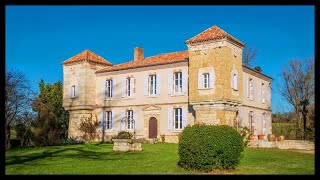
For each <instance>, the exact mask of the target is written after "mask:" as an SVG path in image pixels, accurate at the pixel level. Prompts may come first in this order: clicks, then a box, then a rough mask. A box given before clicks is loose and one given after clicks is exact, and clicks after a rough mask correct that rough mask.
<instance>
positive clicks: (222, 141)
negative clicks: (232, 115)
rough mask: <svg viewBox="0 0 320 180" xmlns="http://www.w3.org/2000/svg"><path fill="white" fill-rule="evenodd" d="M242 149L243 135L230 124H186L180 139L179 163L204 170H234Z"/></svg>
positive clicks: (185, 166)
mask: <svg viewBox="0 0 320 180" xmlns="http://www.w3.org/2000/svg"><path fill="white" fill-rule="evenodd" d="M243 148H244V146H243V139H242V137H241V135H240V134H239V133H238V132H237V131H236V130H235V129H233V128H232V127H230V126H227V125H221V126H213V125H194V126H187V127H186V128H185V129H184V130H183V131H182V134H181V137H180V140H179V152H178V153H179V162H178V165H180V166H181V167H183V168H185V169H195V170H203V171H211V170H213V169H220V170H222V169H235V168H236V166H237V164H238V163H239V161H240V158H241V153H242V151H243Z"/></svg>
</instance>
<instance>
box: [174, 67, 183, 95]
mask: <svg viewBox="0 0 320 180" xmlns="http://www.w3.org/2000/svg"><path fill="white" fill-rule="evenodd" d="M173 81H174V86H173V89H174V90H173V92H174V93H182V72H181V71H180V72H175V73H173Z"/></svg>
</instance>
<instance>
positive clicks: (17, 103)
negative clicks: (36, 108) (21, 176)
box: [5, 69, 33, 148]
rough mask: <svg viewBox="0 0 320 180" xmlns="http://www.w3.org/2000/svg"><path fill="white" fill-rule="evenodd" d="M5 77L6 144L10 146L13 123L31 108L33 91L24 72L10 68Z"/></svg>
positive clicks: (7, 146)
mask: <svg viewBox="0 0 320 180" xmlns="http://www.w3.org/2000/svg"><path fill="white" fill-rule="evenodd" d="M5 78H6V79H5V144H6V148H10V135H11V132H10V131H11V128H12V125H13V123H14V122H15V121H18V117H19V116H20V117H21V115H22V114H23V113H24V112H26V111H29V110H30V109H31V98H32V96H33V93H32V91H31V88H30V84H29V82H28V81H27V79H26V77H25V75H24V74H23V73H22V72H20V71H18V70H14V69H10V70H8V71H7V72H6V77H5Z"/></svg>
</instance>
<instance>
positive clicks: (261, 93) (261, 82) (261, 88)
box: [260, 82, 262, 101]
mask: <svg viewBox="0 0 320 180" xmlns="http://www.w3.org/2000/svg"><path fill="white" fill-rule="evenodd" d="M260 101H262V82H260Z"/></svg>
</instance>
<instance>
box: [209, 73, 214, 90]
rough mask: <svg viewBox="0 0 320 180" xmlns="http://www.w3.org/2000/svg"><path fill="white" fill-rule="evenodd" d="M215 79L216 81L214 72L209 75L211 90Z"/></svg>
mask: <svg viewBox="0 0 320 180" xmlns="http://www.w3.org/2000/svg"><path fill="white" fill-rule="evenodd" d="M213 79H214V74H213V72H210V73H209V88H213V82H214V81H213Z"/></svg>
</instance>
